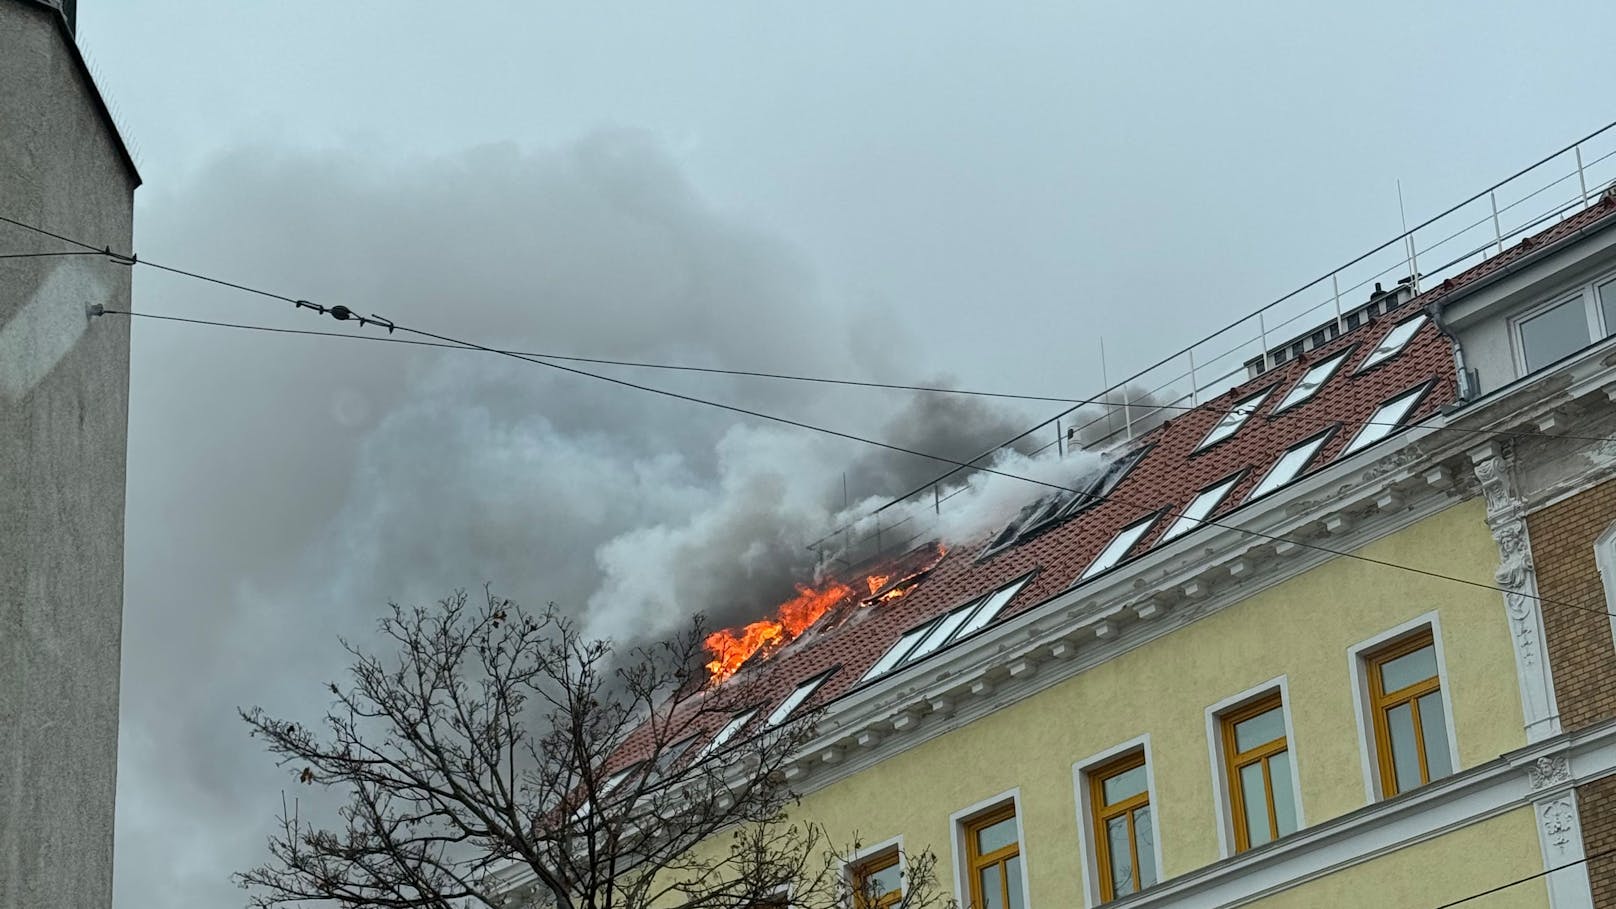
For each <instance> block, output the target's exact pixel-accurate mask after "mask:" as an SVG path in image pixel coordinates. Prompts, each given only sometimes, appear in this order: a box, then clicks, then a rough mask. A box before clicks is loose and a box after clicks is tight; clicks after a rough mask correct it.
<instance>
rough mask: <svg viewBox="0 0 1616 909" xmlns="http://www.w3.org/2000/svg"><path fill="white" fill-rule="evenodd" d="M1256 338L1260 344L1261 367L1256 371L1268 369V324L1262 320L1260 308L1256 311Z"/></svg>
mask: <svg viewBox="0 0 1616 909" xmlns="http://www.w3.org/2000/svg"><path fill="white" fill-rule="evenodd" d="M1257 339H1258V343H1260V344H1262V369H1260V370H1258V372H1267V371H1268V325H1267V323H1266V322H1265V321H1264V320H1263V314H1262V310H1258V311H1257Z"/></svg>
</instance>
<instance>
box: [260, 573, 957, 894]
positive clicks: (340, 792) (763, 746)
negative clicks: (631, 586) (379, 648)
mask: <svg viewBox="0 0 1616 909" xmlns="http://www.w3.org/2000/svg"><path fill="white" fill-rule="evenodd" d="M381 632H382V634H383V636H384V640H388V641H390V642H391V644H390V645H389V646H392V645H396V650H397V652H396V653H395V654H392V655H391V656H390V657H389V658H388V659H386V660H384V659H382V658H381V657H378V656H376V655H374V654H372V653H369V652H367V651H365V650H364V649H362V648H360V647H358V646H355V645H354V644H353V643H351V642H344V647H345V648H347V650H348V652H349V653H350V654H351V655H352V656H353V658H354V662H353V665H352V667H351V670H350V671H351V675H352V680H351V681H352V684H351V685H350V686H349V687H347V688H343V687H341V686H338V685H337V684H335V683H332V684H331V685H330V686H329V688H330V691H331V694H332V695H333V696H334V699H335V700H334V702H333V704H332V707H331V709H330V710H329V712H328V714H327V715H326V717H325V718H324V722H323V725H322V727H320V728H311V727H308V726H305V725H302V724H299V723H296V722H288V721H284V720H279V719H274V718H271V717H269V716H267V715H266V714H265V713H264V712H263V710H262V709H260V708H254V709H251V710H245V711H243V712H242V716H243V718H244V719H245V720H246V722H247V723H248V725H249V726H250V727H251V729H252V734H253V735H255V736H260V737H262V738H263V739H264V740H265V741H266V742H267V746H268V749H269V750H270V752H272V753H273V754H274V755H276V756H277V758H278V759H279V762H280V764H281V765H282V766H286V767H289V768H290V769H291V770H292V772H293V773H294V775H295V777H296V778H297V779H298V780H299V781H300V782H301V783H303V784H306V785H309V786H314V787H323V788H325V789H327V790H330V791H331V792H332V793H333V794H334V795H336V796H337V797H338V798H337V799H336V800H337V801H340V800H341V798H342V797H346V802H345V803H344V804H342V806H341V807H340V808H339V809H337V810H336V811H335V813H334V814H333V815H331V817H330V818H329V821H328V823H326V824H321V823H316V822H314V821H312V820H306V819H304V818H303V817H301V816H300V812H299V811H298V809H297V808H296V807H295V804H296V803H295V802H294V805H293V806H290V807H287V808H285V809H283V811H282V814H281V816H280V817H279V818H278V819H277V821H278V823H277V826H276V831H275V833H274V834H273V835H272V836H271V837H270V840H269V859H268V861H266V862H265V863H264V864H262V865H260V866H258V867H256V868H253V869H251V870H249V871H246V872H243V873H241V874H239V875H237V881H238V883H240V884H241V886H242V887H243V888H245V889H247V890H249V891H250V892H251V894H252V896H251V905H253V906H256V907H261V909H268V907H278V906H289V905H320V904H323V905H334V906H343V907H373V906H374V907H430V909H450V907H456V909H459V907H473V906H488V907H512V906H543V907H554V909H648V907H651V906H653V905H654V906H656V907H658V909H662V907H667V909H697V907H713V909H747V907H754V906H769V905H779V904H781V901H782V897H781V895H782V894H784V893H787V892H789V893H790V894H791V900H790V901H791V904H792V905H793V906H808V907H812V906H816V905H819V906H831V905H844V906H845V905H848V904H850V903H852V904H858V905H863V906H875V905H876V904H877V902H878V900H879V897H880V896H881V894H873V893H872V894H863V893H854V892H853V888H854V887H855V883H854V881H853V880H852V879H851V878H848V877H847V876H846V875H845V874H844V869H843V867H842V865H841V860H840V857H839V854H838V850H836V849H834V848H831V844H830V842H829V840H828V838H827V837H826V835H825V831H824V830H823V829H822V828H820V827H819V826H817V825H816V824H814V823H812V822H806V821H800V820H795V819H793V818H792V817H791V816H790V814H789V811H790V809H791V808H792V807H794V806H795V804H796V797H795V795H794V793H793V792H792V791H791V789H790V788H789V786H788V785H787V782H786V778H785V773H784V769H785V766H786V764H787V762H788V760H789V759H790V758H791V756H792V755H793V754H794V753H795V752H797V751H798V750H799V749H800V748H801V747H802V746H803V745H804V744H805V743H806V742H807V741H808V740H809V738H810V737H811V736H812V735H813V727H814V721H815V719H816V718H815V717H814V716H812V715H810V716H807V717H804V718H803V719H801V720H797V721H793V722H790V723H786V724H782V725H780V726H777V727H775V728H772V729H770V730H768V731H766V732H764V733H758V734H751V735H746V736H742V735H735V736H734V737H733V738H731V739H729V740H728V741H725V742H723V743H722V745H721V746H720V747H712V746H711V745H710V744H709V743H711V742H712V741H713V736H714V734H715V731H716V730H717V729H719V728H722V727H723V726H724V725H725V724H727V723H729V721H730V720H731V718H732V717H734V716H736V715H738V714H740V713H744V712H746V711H748V710H754V709H756V708H759V707H760V706H763V705H760V704H759V703H758V702H757V701H756V700H755V698H754V695H755V694H756V692H755V691H754V690H753V686H751V685H749V684H748V683H747V681H746V679H745V678H743V677H737V678H734V679H731V680H730V681H729V682H727V683H725V684H722V685H716V686H713V685H708V684H707V679H706V673H705V671H704V669H703V668H702V664H701V656H702V651H701V641H702V638H703V635H702V629H701V627H700V621H699V620H697V621H695V622H693V623H692V624H691V626H690V627H689V628H688V629H686V630H685V631H683V632H682V633H680V634H678V635H675V636H674V637H673V638H671V639H670V640H668V641H664V642H662V643H659V644H656V645H653V646H649V647H641V648H635V649H633V650H631V651H628V652H626V653H617V652H614V650H613V647H612V645H611V644H610V642H606V641H594V640H588V639H585V638H584V637H583V635H582V634H581V633H580V631H579V630H578V628H577V626H576V625H575V624H574V623H573V622H572V621H570V620H569V619H567V618H566V617H564V616H562V615H560V614H558V613H557V612H556V611H555V610H554V608H553V607H552V608H550V609H548V610H546V611H544V612H542V613H538V614H531V613H528V612H526V611H524V610H523V609H521V608H520V607H518V606H517V605H515V604H514V603H512V602H510V601H508V600H505V599H501V598H498V597H495V596H493V595H491V594H490V595H489V596H488V597H487V598H486V602H484V603H481V604H477V605H472V604H471V603H469V602H468V598H467V597H466V595H465V594H464V593H460V594H457V595H455V596H452V597H450V598H448V599H445V600H443V601H442V602H441V603H439V604H438V605H437V606H435V607H433V608H413V609H404V608H401V607H399V606H396V605H395V606H393V607H392V609H391V613H390V614H389V615H388V616H387V617H386V618H385V619H383V621H382V622H381ZM754 718H755V717H754ZM753 725H754V726H757V725H762V724H761V723H756V724H753ZM842 854H845V853H842ZM907 866H908V871H907V873H908V877H909V879H908V881H907V886H906V888H905V892H904V896H903V900H902V902H901V904H900V906H902V907H916V909H918V907H921V906H924V905H927V904H929V903H932V902H936V901H938V898H937V896H936V889H937V888H936V886H935V883H936V882H935V875H934V874H933V870H934V867H935V862H934V860H933V858H932V857H931V856H930V854H929V853H919V854H916V855H912V856H908V857H907Z"/></svg>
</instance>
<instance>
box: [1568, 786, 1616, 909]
mask: <svg viewBox="0 0 1616 909" xmlns="http://www.w3.org/2000/svg"><path fill="white" fill-rule="evenodd" d="M1577 811H1578V813H1579V814H1581V815H1582V848H1583V851H1584V854H1585V855H1598V854H1599V853H1601V852H1605V851H1607V850H1610V849H1616V776H1607V777H1605V778H1604V779H1602V780H1598V781H1596V782H1592V783H1589V784H1588V785H1586V786H1579V787H1577ZM1588 887H1589V890H1591V891H1592V893H1593V898H1594V906H1596V907H1598V909H1606V907H1610V909H1616V855H1606V856H1601V857H1600V858H1595V859H1590V860H1589V861H1588Z"/></svg>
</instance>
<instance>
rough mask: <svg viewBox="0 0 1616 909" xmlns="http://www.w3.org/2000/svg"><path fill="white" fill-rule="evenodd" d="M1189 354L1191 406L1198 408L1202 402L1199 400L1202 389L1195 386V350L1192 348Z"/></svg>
mask: <svg viewBox="0 0 1616 909" xmlns="http://www.w3.org/2000/svg"><path fill="white" fill-rule="evenodd" d="M1189 354H1190V406H1191V407H1194V406H1197V405H1199V404H1200V403H1201V401H1200V399H1199V395H1200V389H1199V388H1198V387H1197V386H1196V384H1195V348H1193V347H1191V348H1190V350H1189Z"/></svg>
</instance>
